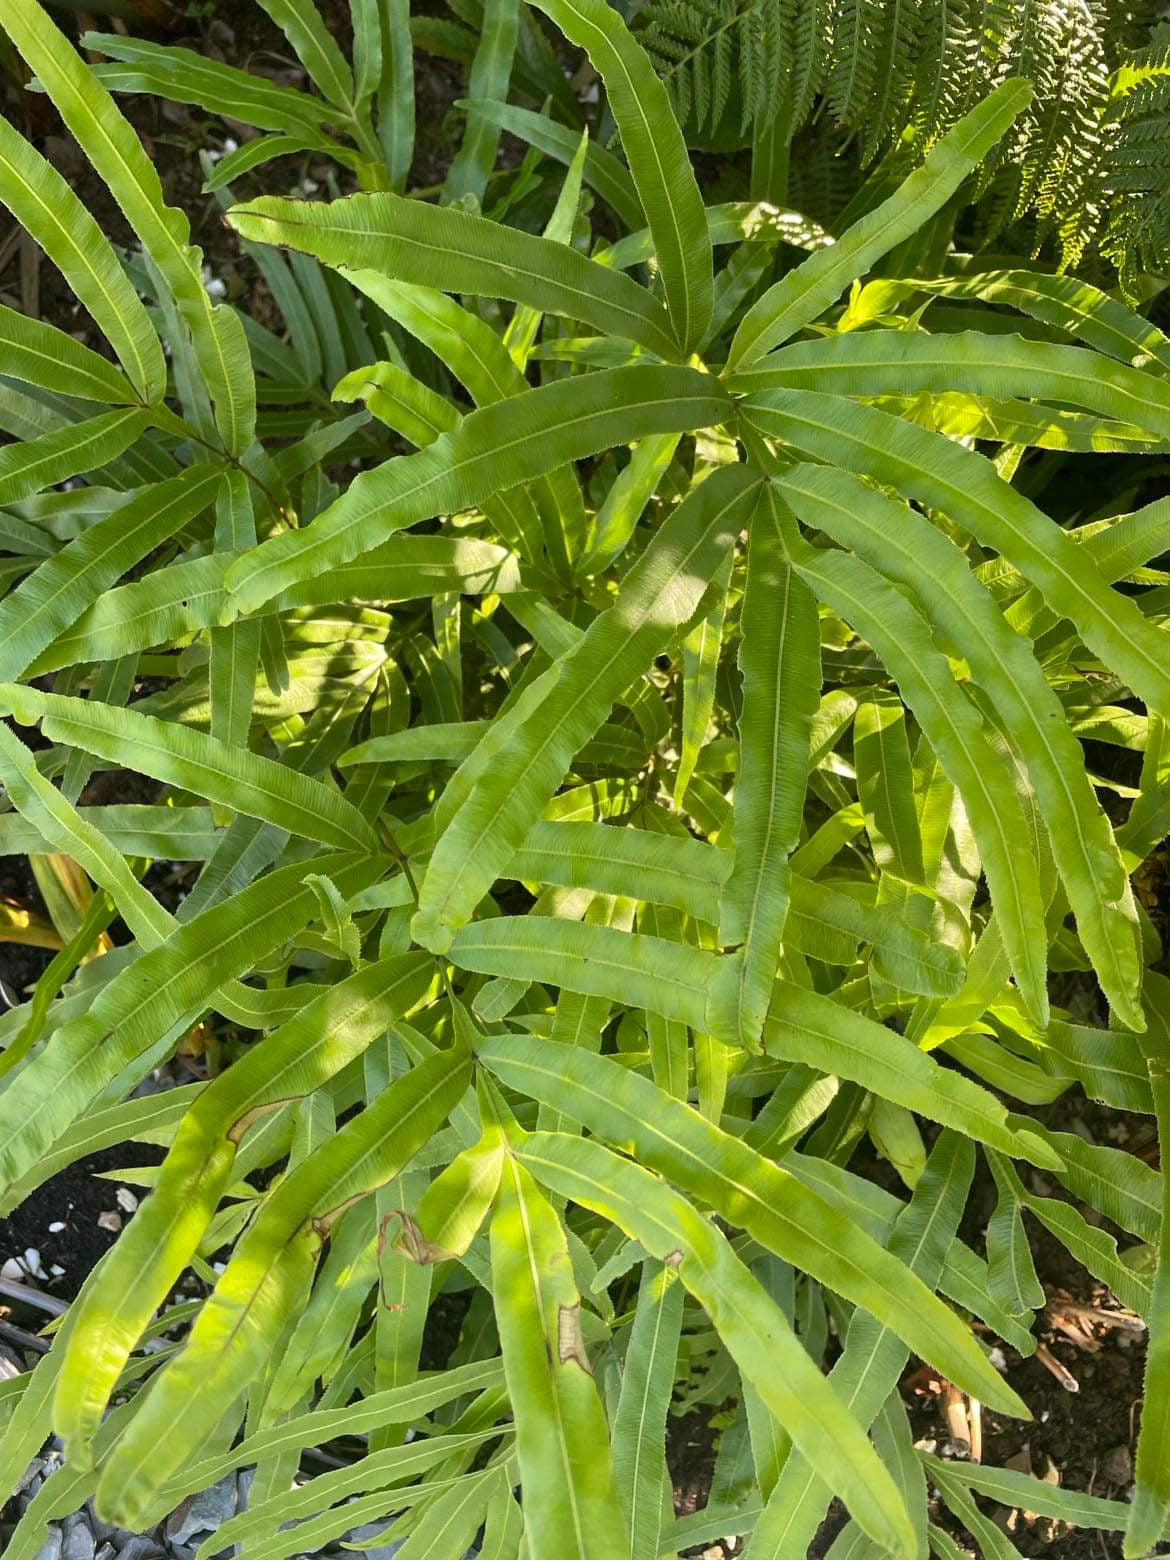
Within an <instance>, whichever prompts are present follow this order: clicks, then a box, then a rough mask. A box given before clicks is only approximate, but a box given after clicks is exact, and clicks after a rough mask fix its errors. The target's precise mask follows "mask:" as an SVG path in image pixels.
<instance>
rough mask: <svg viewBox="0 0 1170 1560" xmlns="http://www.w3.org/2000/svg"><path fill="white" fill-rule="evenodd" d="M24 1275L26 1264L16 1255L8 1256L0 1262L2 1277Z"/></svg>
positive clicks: (16, 1277) (21, 1276) (0, 1274)
mask: <svg viewBox="0 0 1170 1560" xmlns="http://www.w3.org/2000/svg"><path fill="white" fill-rule="evenodd" d="M23 1277H24V1264H23V1263H22V1262H18V1261H17V1260H16V1258H15V1257H8V1258H7V1259H6V1260H5V1261H4V1262H3V1263H2V1264H0V1278H12V1279H21V1278H23Z"/></svg>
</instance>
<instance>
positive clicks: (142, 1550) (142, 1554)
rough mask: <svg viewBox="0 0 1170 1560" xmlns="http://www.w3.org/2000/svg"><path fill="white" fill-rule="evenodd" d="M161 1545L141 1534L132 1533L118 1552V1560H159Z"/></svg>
mask: <svg viewBox="0 0 1170 1560" xmlns="http://www.w3.org/2000/svg"><path fill="white" fill-rule="evenodd" d="M162 1553H163V1549H162V1545H161V1544H157V1543H155V1541H154V1539H153V1538H144V1537H143V1536H142V1534H141V1533H132V1534H130V1536H129V1537H128V1538H127V1539H126V1542H125V1543H124V1544H123V1545H122V1547H121V1549H120V1550H119V1551H118V1560H161V1557H162Z"/></svg>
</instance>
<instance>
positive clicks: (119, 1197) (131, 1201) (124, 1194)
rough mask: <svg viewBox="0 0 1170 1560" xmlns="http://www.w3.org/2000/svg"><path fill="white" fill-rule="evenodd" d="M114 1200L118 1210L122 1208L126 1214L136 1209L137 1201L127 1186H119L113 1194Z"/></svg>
mask: <svg viewBox="0 0 1170 1560" xmlns="http://www.w3.org/2000/svg"><path fill="white" fill-rule="evenodd" d="M114 1200H115V1201H116V1202H117V1204H118V1207H119V1208H124V1209H125V1211H126V1212H127V1213H134V1212H135V1210H136V1209H137V1207H138V1199H137V1197H135V1195H134V1193H133V1192H132V1191H131V1190H130V1188H129V1187H128V1186H120V1187H119V1188H118V1190H117V1191H116V1192H115V1193H114Z"/></svg>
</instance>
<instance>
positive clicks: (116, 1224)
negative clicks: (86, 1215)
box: [97, 1212, 122, 1235]
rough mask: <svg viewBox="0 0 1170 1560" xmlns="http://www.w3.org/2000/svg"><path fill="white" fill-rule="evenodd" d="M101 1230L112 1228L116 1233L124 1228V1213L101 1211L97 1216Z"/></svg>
mask: <svg viewBox="0 0 1170 1560" xmlns="http://www.w3.org/2000/svg"><path fill="white" fill-rule="evenodd" d="M97 1222H98V1229H99V1230H112V1231H113V1232H114V1234H115V1235H116V1234H117V1233H118V1231H119V1230H120V1229H121V1228H122V1215H121V1214H120V1213H113V1212H109V1213H99V1214H98V1216H97Z"/></svg>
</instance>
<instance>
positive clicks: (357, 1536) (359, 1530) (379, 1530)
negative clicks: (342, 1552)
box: [344, 1517, 406, 1560]
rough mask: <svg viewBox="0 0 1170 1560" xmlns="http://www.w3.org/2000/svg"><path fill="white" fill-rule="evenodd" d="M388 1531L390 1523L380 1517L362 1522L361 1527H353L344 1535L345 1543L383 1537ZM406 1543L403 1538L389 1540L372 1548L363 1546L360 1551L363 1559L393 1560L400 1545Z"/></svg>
mask: <svg viewBox="0 0 1170 1560" xmlns="http://www.w3.org/2000/svg"><path fill="white" fill-rule="evenodd" d="M389 1531H390V1524H389V1523H388V1522H387V1521H386V1518H385V1517H382V1518H381V1519H380V1520H379V1521H377V1522H364V1523H363V1524H362V1525H361V1527H356V1528H354V1529H353V1530H352V1531H351V1532H349V1533H347V1534H346V1535H345V1540H344V1542H345V1543H348V1544H354V1543H358V1542H362V1541H368V1540H369V1539H371V1538H384V1537H385V1536H386V1535H387V1534H388V1533H389ZM405 1543H406V1540H405V1539H404V1538H400V1539H398V1540H397V1541H395V1540H393V1539H392V1540H391V1541H390V1542H389V1543H388V1544H378V1545H376V1546H375V1547H374V1548H372V1549H366V1548H365V1547H364V1544H363V1548H362V1549H361V1551H360V1553H361V1555H362V1556H363V1557H364V1560H393V1557H394V1556H395V1555H396V1554H397V1553H398V1551H399V1550H400V1549H401V1548H402V1546H403V1545H404V1544H405Z"/></svg>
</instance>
